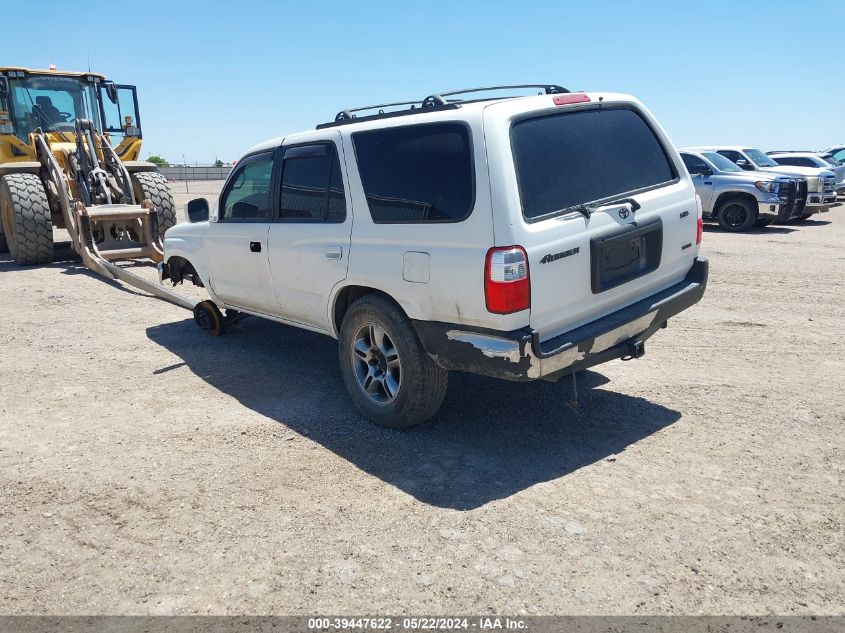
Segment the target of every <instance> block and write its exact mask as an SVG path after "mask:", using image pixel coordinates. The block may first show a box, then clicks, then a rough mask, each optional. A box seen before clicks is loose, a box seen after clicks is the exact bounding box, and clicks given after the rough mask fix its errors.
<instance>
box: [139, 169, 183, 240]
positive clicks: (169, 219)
mask: <svg viewBox="0 0 845 633" xmlns="http://www.w3.org/2000/svg"><path fill="white" fill-rule="evenodd" d="M131 177H132V186H133V187H134V188H135V198H136V200H137V202H138V203H140V202H141V201H142V200H144V199H148V200H150V201H151V202H152V203H153V206H154V207H155V210H156V212H157V213H158V230H159V234H160V235H161V236H164V233H165V231H167V229H169V228H170V227H171V226H175V225H176V205H175V204H173V192H171V191H170V184H169V183H168V182H167V178H165V177H164V176H162V175H161V174H160V173H158V172H157V171H141V172H138V173H135V174H132V175H131Z"/></svg>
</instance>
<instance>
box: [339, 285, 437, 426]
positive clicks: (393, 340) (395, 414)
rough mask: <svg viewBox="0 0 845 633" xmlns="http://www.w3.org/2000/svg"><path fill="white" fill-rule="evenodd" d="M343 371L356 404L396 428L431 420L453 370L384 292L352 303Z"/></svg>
mask: <svg viewBox="0 0 845 633" xmlns="http://www.w3.org/2000/svg"><path fill="white" fill-rule="evenodd" d="M339 356H340V371H341V374H342V375H343V382H344V383H345V384H346V390H347V391H348V392H349V396H350V397H351V399H352V403H353V404H354V405H355V408H356V409H358V411H359V412H360V413H361V414H363V415H364V416H365V417H366V418H368V419H369V420H370V421H372V422H375V423H376V424H379V425H381V426H386V427H389V428H393V429H404V428H408V427H411V426H414V425H415V424H419V423H420V422H425V421H426V420H428V419H430V418H431V417H433V416H434V414H435V413H437V410H438V409H439V408H440V405H441V404H443V398H444V397H445V395H446V386H447V383H448V378H449V373H448V372H447V371H446V370H445V369H443V368H442V367H440V366H439V365H438V364H437V363H435V362H434V361H433V360H432V359H431V357H429V355H428V354H427V353H426V351H425V349H423V346H422V343H421V342H420V339H419V338H418V337H417V334H416V332H414V328H413V327H412V326H411V322H410V321H409V320H408V317H407V316H405V314H403V313H402V311H401V310H400V309H399V308H398V306H396V304H395V303H393V302H392V301H390V300H389V299H388V298H386V297H383V296H381V295H366V296H364V297H361V298H360V299H358V300H357V301H356V302H355V303H353V304H352V306H351V307H350V308H349V311H348V312H347V313H346V316H345V317H344V319H343V325H342V326H341V328H340V341H339Z"/></svg>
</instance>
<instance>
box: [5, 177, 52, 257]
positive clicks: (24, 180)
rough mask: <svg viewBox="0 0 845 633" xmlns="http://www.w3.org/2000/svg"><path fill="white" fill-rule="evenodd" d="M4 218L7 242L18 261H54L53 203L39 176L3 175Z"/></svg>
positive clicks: (6, 244) (10, 251)
mask: <svg viewBox="0 0 845 633" xmlns="http://www.w3.org/2000/svg"><path fill="white" fill-rule="evenodd" d="M0 221H2V225H3V234H4V238H3V241H4V242H5V246H6V247H7V248H8V249H9V253H10V254H11V255H12V259H14V260H15V263H17V264H19V265H21V266H26V265H29V264H47V263H49V262H51V261H53V223H52V220H51V218H50V203H49V202H48V201H47V193H46V192H45V191H44V185H43V184H41V179H40V178H39V177H38V176H37V175H35V174H9V175H7V176H3V177H2V178H0Z"/></svg>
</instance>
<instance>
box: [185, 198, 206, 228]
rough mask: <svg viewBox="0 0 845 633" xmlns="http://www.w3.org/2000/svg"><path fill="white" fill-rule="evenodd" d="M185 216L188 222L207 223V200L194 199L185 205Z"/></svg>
mask: <svg viewBox="0 0 845 633" xmlns="http://www.w3.org/2000/svg"><path fill="white" fill-rule="evenodd" d="M185 215H187V216H188V222H192V223H193V222H207V221H208V215H209V211H208V200H206V199H205V198H194V199H193V200H191V201H189V202H188V204H186V205H185Z"/></svg>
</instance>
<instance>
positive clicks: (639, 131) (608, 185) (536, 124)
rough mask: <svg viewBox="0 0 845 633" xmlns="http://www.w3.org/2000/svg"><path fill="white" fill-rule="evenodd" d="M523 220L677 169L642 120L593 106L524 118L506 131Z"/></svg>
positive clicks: (663, 177)
mask: <svg viewBox="0 0 845 633" xmlns="http://www.w3.org/2000/svg"><path fill="white" fill-rule="evenodd" d="M511 144H512V146H513V155H514V162H515V164H516V175H517V180H518V182H519V194H520V198H521V200H522V212H523V214H524V215H525V218H526V219H528V220H535V219H539V218H542V217H545V216H549V215H557V214H559V213H562V212H565V211H567V210H569V209H571V208H572V207H575V206H578V205H581V204H587V203H593V202H599V201H605V200H608V201H609V200H610V199H613V198H619V197H624V196H625V195H626V194H628V195H629V194H631V193H635V192H637V191H643V190H646V189H652V188H654V187H659V186H661V185H665V184H668V183H670V182H673V181H674V180H675V179H676V178H677V173H676V171H675V167H674V165H673V164H672V162H671V161H670V160H669V158H668V156H667V155H666V152H665V150H664V149H663V146H662V145H661V144H660V141H659V140H658V139H657V137H656V136H655V135H654V132H653V131H652V129H651V128H650V127H649V125H648V124H647V123H646V122H645V121H644V120H643V118H642V117H641V116H640V115H639V114H637V113H636V112H634V111H633V110H630V109H628V108H608V107H605V108H595V109H590V110H580V111H576V112H568V113H562V114H556V115H552V116H544V117H539V118H534V119H527V120H524V121H519V122H517V123H515V124H514V125H513V127H512V129H511Z"/></svg>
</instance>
